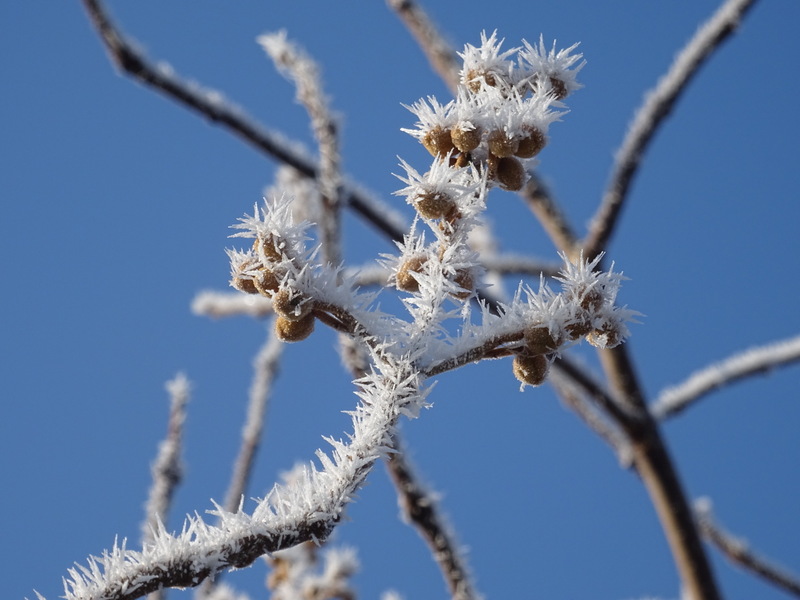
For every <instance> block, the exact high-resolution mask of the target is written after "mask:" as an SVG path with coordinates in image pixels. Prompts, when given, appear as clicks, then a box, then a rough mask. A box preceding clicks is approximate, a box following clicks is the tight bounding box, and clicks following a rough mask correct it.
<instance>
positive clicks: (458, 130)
mask: <svg viewBox="0 0 800 600" xmlns="http://www.w3.org/2000/svg"><path fill="white" fill-rule="evenodd" d="M482 134H483V131H481V129H480V127H476V126H475V125H473V124H472V123H469V122H461V123H457V124H456V126H455V127H453V129H452V130H451V131H450V138H451V139H452V140H453V145H454V146H455V147H456V148H457V149H458V150H459V151H461V152H472V151H473V150H475V148H477V147H478V146H480V144H481V135H482Z"/></svg>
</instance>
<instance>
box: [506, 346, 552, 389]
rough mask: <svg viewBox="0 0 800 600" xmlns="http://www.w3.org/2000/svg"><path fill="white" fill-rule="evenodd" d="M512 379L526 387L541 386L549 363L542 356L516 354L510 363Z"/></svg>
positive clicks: (545, 377) (548, 368)
mask: <svg viewBox="0 0 800 600" xmlns="http://www.w3.org/2000/svg"><path fill="white" fill-rule="evenodd" d="M511 366H512V369H513V370H514V377H516V378H517V379H519V380H520V381H521V382H522V383H524V384H526V385H533V386H536V385H541V384H543V383H544V381H545V379H547V373H548V371H549V370H550V361H549V360H547V357H546V356H544V355H542V354H517V355H516V356H515V357H514V362H513V363H512V365H511Z"/></svg>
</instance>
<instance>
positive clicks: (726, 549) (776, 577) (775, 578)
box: [694, 498, 800, 598]
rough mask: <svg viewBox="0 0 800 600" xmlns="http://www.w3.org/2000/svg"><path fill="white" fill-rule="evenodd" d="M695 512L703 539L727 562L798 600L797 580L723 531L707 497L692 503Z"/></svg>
mask: <svg viewBox="0 0 800 600" xmlns="http://www.w3.org/2000/svg"><path fill="white" fill-rule="evenodd" d="M694 510H695V516H696V517H697V522H698V524H699V525H700V530H701V531H702V533H703V537H705V538H706V539H707V540H708V541H710V542H711V543H712V544H714V545H715V546H716V547H717V548H718V549H719V550H720V551H721V552H722V553H723V554H724V555H725V556H726V557H727V558H728V559H730V560H731V561H733V562H734V563H736V564H737V565H739V566H740V567H742V568H744V569H745V570H747V571H750V572H752V573H754V574H755V575H758V576H759V577H762V578H763V579H764V580H766V581H768V582H769V583H771V584H773V585H776V586H777V587H779V588H781V589H782V590H783V591H785V592H787V593H789V594H791V595H792V596H796V597H798V598H800V577H798V576H796V575H792V574H790V573H788V572H786V570H785V569H782V568H780V567H777V566H776V565H775V564H773V563H772V562H771V561H769V560H767V559H765V558H763V557H761V556H758V555H757V554H756V553H755V552H753V551H752V550H751V549H750V548H749V545H748V543H747V542H746V541H744V540H742V539H739V538H736V537H734V536H733V535H731V534H730V533H728V532H727V531H725V529H723V528H722V526H720V525H719V523H717V522H716V519H715V518H714V513H713V511H712V505H711V500H710V499H709V498H698V499H697V500H696V501H695V503H694Z"/></svg>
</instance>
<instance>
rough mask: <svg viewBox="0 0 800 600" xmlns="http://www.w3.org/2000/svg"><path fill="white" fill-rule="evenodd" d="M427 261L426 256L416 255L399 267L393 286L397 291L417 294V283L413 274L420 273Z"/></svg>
mask: <svg viewBox="0 0 800 600" xmlns="http://www.w3.org/2000/svg"><path fill="white" fill-rule="evenodd" d="M427 261H428V257H427V256H425V255H424V254H418V255H417V256H412V257H411V258H409V259H408V260H406V261H405V262H404V263H403V264H402V265H400V268H399V269H398V271H397V275H396V276H395V285H396V286H397V289H398V290H402V291H404V292H418V291H419V283H418V282H417V278H416V277H415V275H414V273H421V272H422V268H423V266H424V265H425V263H426V262H427Z"/></svg>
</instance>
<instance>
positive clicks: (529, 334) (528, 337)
mask: <svg viewBox="0 0 800 600" xmlns="http://www.w3.org/2000/svg"><path fill="white" fill-rule="evenodd" d="M560 338H561V336H560V335H558V334H557V335H553V334H552V333H551V332H550V328H549V327H548V326H547V325H541V324H540V325H534V326H532V327H528V328H527V329H525V331H524V332H523V339H524V340H525V350H526V353H527V354H550V353H551V352H555V351H556V350H558V347H559V346H560V345H561V340H560Z"/></svg>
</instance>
